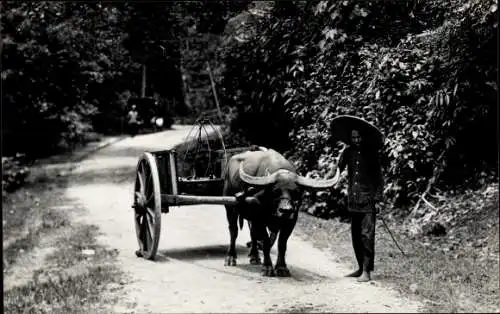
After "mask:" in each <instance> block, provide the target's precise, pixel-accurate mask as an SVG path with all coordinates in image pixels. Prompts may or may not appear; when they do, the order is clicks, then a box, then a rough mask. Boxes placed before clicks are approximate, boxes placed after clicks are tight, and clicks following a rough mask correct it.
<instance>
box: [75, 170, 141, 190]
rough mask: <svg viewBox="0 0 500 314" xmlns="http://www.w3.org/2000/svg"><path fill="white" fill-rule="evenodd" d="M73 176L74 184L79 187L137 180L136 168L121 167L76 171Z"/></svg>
mask: <svg viewBox="0 0 500 314" xmlns="http://www.w3.org/2000/svg"><path fill="white" fill-rule="evenodd" d="M70 175H71V180H72V181H73V183H77V184H78V185H87V184H102V183H131V184H132V183H133V182H134V179H135V167H129V166H121V167H115V168H113V167H111V168H104V167H99V168H98V169H92V170H85V171H79V170H78V169H77V170H75V171H74V172H73V173H71V174H70Z"/></svg>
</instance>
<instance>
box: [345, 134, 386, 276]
mask: <svg viewBox="0 0 500 314" xmlns="http://www.w3.org/2000/svg"><path fill="white" fill-rule="evenodd" d="M354 127H355V126H354ZM354 127H353V128H348V130H347V132H348V133H347V134H349V133H350V138H349V141H346V140H344V142H346V144H348V146H347V147H346V148H345V149H344V151H343V152H342V155H341V156H340V160H339V165H338V168H337V171H340V173H342V171H343V170H344V169H345V168H346V167H347V169H348V175H347V176H348V211H349V213H350V214H351V237H352V245H353V248H354V254H355V256H356V260H357V262H358V269H357V270H356V271H354V272H353V273H351V274H349V275H347V277H358V279H357V280H358V281H359V282H367V281H370V280H371V275H370V274H371V272H372V271H373V270H374V257H375V222H376V220H375V219H376V214H377V213H378V212H379V211H380V208H381V207H382V206H383V202H382V194H383V186H384V180H383V177H382V169H381V163H380V160H379V156H378V152H377V148H376V146H375V145H370V144H373V143H374V142H375V141H373V139H371V138H368V137H367V136H365V135H368V134H366V133H362V131H361V129H362V128H358V129H356V128H354ZM364 131H365V132H367V131H366V130H364ZM347 134H346V136H344V137H347ZM369 140H372V141H369Z"/></svg>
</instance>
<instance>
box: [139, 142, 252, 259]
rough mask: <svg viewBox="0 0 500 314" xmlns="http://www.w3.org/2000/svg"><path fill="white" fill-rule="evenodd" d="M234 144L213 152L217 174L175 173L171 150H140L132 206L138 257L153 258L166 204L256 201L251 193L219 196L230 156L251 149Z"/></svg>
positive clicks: (177, 169) (175, 161)
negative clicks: (182, 174)
mask: <svg viewBox="0 0 500 314" xmlns="http://www.w3.org/2000/svg"><path fill="white" fill-rule="evenodd" d="M253 149H255V147H237V148H232V149H224V150H218V151H215V154H216V157H218V158H216V159H215V162H216V165H217V166H218V170H219V171H218V172H219V176H215V177H214V176H212V177H198V178H189V177H183V176H179V167H178V160H177V152H176V150H175V149H169V150H161V151H153V152H144V153H143V154H142V155H141V156H140V157H139V161H138V163H137V168H136V178H135V185H134V195H133V204H132V208H133V209H134V216H135V230H136V236H137V241H138V244H139V250H137V251H136V255H137V256H138V257H144V258H146V259H149V260H154V259H155V257H156V252H157V250H158V244H159V240H160V233H161V214H165V213H168V212H169V207H170V206H184V205H198V204H220V205H227V204H237V203H240V202H246V203H258V200H257V199H256V198H255V197H252V196H246V197H245V196H244V197H238V198H237V197H236V196H223V195H222V191H223V186H224V171H225V167H226V162H227V160H228V159H229V158H230V156H231V155H233V154H236V153H239V152H243V151H247V150H253Z"/></svg>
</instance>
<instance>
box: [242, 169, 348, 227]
mask: <svg viewBox="0 0 500 314" xmlns="http://www.w3.org/2000/svg"><path fill="white" fill-rule="evenodd" d="M239 176H240V178H241V180H242V181H243V182H245V183H247V184H249V185H253V186H261V187H272V190H273V201H274V202H276V203H277V205H276V207H275V206H273V207H275V208H276V213H275V214H276V216H278V217H282V216H287V217H290V218H291V217H293V216H295V215H292V214H295V213H297V211H298V208H296V207H295V206H294V205H293V197H292V195H293V194H294V193H295V191H296V190H297V189H298V187H299V186H302V187H305V188H311V189H327V188H330V187H332V186H333V185H335V184H336V183H337V181H338V179H339V172H337V173H336V175H335V177H334V178H332V179H329V180H318V179H311V178H306V177H303V176H300V175H298V174H297V173H295V172H294V171H291V170H288V169H278V170H277V171H275V172H273V173H269V172H268V173H267V175H265V176H252V175H250V174H248V173H246V172H245V170H244V169H243V163H240V167H239Z"/></svg>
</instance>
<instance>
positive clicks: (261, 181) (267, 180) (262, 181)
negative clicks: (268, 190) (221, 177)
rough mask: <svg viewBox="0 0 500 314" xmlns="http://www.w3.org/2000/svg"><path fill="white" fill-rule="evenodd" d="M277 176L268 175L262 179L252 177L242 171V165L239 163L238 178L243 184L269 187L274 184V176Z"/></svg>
mask: <svg viewBox="0 0 500 314" xmlns="http://www.w3.org/2000/svg"><path fill="white" fill-rule="evenodd" d="M277 175H278V173H277V172H275V173H273V174H271V175H268V176H263V177H254V176H252V175H249V174H248V173H246V172H245V170H243V163H240V178H241V180H243V181H244V182H246V183H248V184H252V185H269V184H273V183H274V182H276V176H277Z"/></svg>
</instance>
